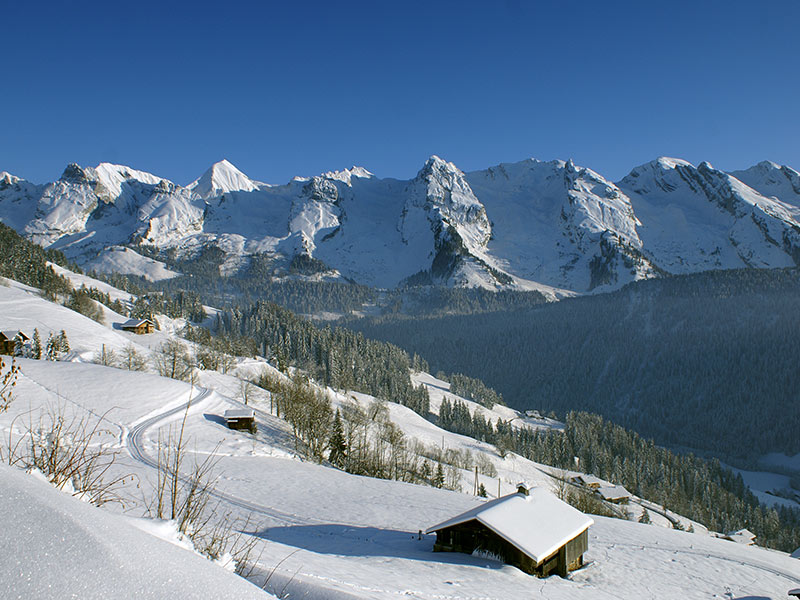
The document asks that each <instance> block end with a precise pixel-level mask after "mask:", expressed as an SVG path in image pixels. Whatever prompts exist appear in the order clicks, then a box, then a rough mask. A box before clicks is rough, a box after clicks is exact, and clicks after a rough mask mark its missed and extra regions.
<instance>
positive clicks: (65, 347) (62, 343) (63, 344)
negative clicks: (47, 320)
mask: <svg viewBox="0 0 800 600" xmlns="http://www.w3.org/2000/svg"><path fill="white" fill-rule="evenodd" d="M56 344H57V346H58V351H59V352H62V353H64V354H66V353H67V352H69V341H68V340H67V334H66V332H65V331H64V330H63V329H62V330H61V333H59V334H58V338H57V339H56Z"/></svg>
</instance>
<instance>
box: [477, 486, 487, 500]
mask: <svg viewBox="0 0 800 600" xmlns="http://www.w3.org/2000/svg"><path fill="white" fill-rule="evenodd" d="M478 496H480V497H481V498H487V497H488V494H487V493H486V487H485V486H484V485H483V484H480V485H479V486H478Z"/></svg>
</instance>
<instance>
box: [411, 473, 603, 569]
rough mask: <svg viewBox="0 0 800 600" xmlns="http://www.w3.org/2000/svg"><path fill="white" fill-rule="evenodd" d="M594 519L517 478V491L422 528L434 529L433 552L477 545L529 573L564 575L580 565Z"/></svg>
mask: <svg viewBox="0 0 800 600" xmlns="http://www.w3.org/2000/svg"><path fill="white" fill-rule="evenodd" d="M593 524H594V521H593V520H592V519H590V518H589V517H587V516H586V515H584V514H583V513H582V512H580V511H579V510H577V509H575V508H573V507H572V506H570V505H569V504H567V503H565V502H562V501H561V500H559V499H558V498H556V497H555V496H554V495H553V494H551V493H550V492H549V491H547V490H545V489H543V488H533V489H530V488H529V487H528V486H527V485H525V484H520V485H519V486H517V493H515V494H509V495H508V496H502V497H500V498H497V499H496V500H491V501H489V502H486V503H484V504H482V505H480V506H478V507H476V508H473V509H472V510H468V511H467V512H465V513H463V514H460V515H458V516H456V517H453V518H452V519H449V520H447V521H445V522H443V523H439V524H438V525H435V526H434V527H431V528H430V529H428V531H426V533H433V532H435V533H436V542H435V543H434V546H433V550H434V552H465V553H467V554H472V553H473V552H474V551H476V550H480V551H484V552H487V553H490V554H492V555H495V556H497V557H499V558H501V559H502V560H503V562H505V563H506V564H509V565H513V566H515V567H518V568H519V569H521V570H522V571H524V572H525V573H529V574H530V575H536V576H538V577H547V576H548V575H551V574H553V573H556V574H558V575H561V576H562V577H565V576H566V575H567V573H568V572H569V571H573V570H575V569H578V568H580V567H581V566H583V554H584V552H586V550H587V549H588V547H589V527H590V526H591V525H593Z"/></svg>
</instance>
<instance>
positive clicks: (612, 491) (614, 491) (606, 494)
mask: <svg viewBox="0 0 800 600" xmlns="http://www.w3.org/2000/svg"><path fill="white" fill-rule="evenodd" d="M597 493H598V494H600V495H601V496H602V497H603V500H623V499H624V498H630V497H631V493H630V492H629V491H628V490H626V489H625V488H624V487H623V486H621V485H611V486H601V487H599V488H598V489H597Z"/></svg>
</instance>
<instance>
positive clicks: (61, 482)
mask: <svg viewBox="0 0 800 600" xmlns="http://www.w3.org/2000/svg"><path fill="white" fill-rule="evenodd" d="M27 416H28V417H29V421H28V425H27V427H26V429H25V431H24V433H23V434H22V435H20V436H19V437H18V438H17V439H16V440H15V439H14V437H13V435H14V434H13V431H14V424H15V422H16V421H17V419H15V420H14V421H13V422H12V427H11V431H10V432H9V437H8V440H7V443H6V445H5V451H6V456H5V457H4V458H3V460H4V461H6V462H8V464H10V465H15V466H18V467H21V468H23V469H26V470H31V469H36V470H38V471H40V472H41V473H42V474H43V475H44V476H45V477H46V478H47V480H48V481H50V483H52V484H53V485H54V486H55V487H57V488H59V489H62V490H66V491H70V492H71V493H72V495H73V496H77V497H80V498H84V499H86V500H88V501H89V502H90V503H91V504H94V505H95V506H102V505H103V504H107V503H109V502H118V503H120V504H122V505H124V504H125V502H124V501H123V499H122V496H121V495H120V493H119V489H120V487H121V486H122V484H124V483H125V481H127V480H128V478H129V477H130V478H131V479H132V478H133V476H130V475H121V476H120V475H113V474H111V468H112V467H113V465H114V464H115V462H116V458H117V453H116V452H115V451H113V450H111V449H110V448H109V447H108V446H107V445H105V444H103V442H102V439H101V438H103V437H105V436H112V435H113V434H112V433H111V432H109V431H107V430H105V429H101V428H100V423H101V422H102V421H103V420H104V418H105V415H103V416H101V417H100V418H99V419H91V420H90V419H89V418H88V417H82V418H81V417H77V416H73V417H71V418H70V417H67V416H66V415H65V410H64V407H63V406H61V405H60V406H57V407H50V408H48V409H47V410H42V411H41V412H39V414H38V417H36V419H35V420H34V418H33V415H32V413H28V414H27Z"/></svg>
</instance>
